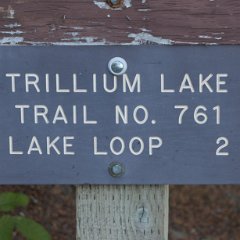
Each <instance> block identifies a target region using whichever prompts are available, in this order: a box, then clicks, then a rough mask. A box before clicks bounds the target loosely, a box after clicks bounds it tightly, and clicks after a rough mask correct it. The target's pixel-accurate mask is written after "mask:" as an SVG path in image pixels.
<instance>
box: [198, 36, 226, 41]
mask: <svg viewBox="0 0 240 240" xmlns="http://www.w3.org/2000/svg"><path fill="white" fill-rule="evenodd" d="M198 38H203V39H216V40H221V39H222V37H214V36H208V35H199V36H198Z"/></svg>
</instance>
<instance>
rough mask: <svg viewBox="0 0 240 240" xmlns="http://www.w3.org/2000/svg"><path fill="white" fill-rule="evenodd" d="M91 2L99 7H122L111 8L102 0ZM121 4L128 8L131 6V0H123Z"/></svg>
mask: <svg viewBox="0 0 240 240" xmlns="http://www.w3.org/2000/svg"><path fill="white" fill-rule="evenodd" d="M93 3H94V4H95V5H96V6H98V7H99V8H101V9H112V10H121V9H122V8H111V7H110V6H109V5H108V4H107V3H106V1H104V0H94V1H93ZM123 6H124V7H125V8H130V7H131V6H132V0H124V1H123Z"/></svg>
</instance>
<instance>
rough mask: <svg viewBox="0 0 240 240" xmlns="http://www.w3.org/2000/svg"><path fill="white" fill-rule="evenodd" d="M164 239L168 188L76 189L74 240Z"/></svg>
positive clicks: (81, 187)
mask: <svg viewBox="0 0 240 240" xmlns="http://www.w3.org/2000/svg"><path fill="white" fill-rule="evenodd" d="M80 239H81V240H94V239H104V240H110V239H111V240H135V239H136V240H167V239H168V186H87V185H84V186H79V187H77V240H80Z"/></svg>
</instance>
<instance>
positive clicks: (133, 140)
mask: <svg viewBox="0 0 240 240" xmlns="http://www.w3.org/2000/svg"><path fill="white" fill-rule="evenodd" d="M119 55H120V56H121V57H123V58H124V59H125V60H126V61H127V63H128V70H127V73H126V74H127V75H123V76H119V77H118V78H116V77H114V76H112V75H111V74H110V73H109V70H108V62H109V60H110V59H112V58H113V57H116V56H119ZM239 62H240V48H239V47H234V46H225V47H224V46H214V47H213V46H211V47H210V46H201V47H199V46H192V47H187V46H165V47H163V46H162V47H161V46H91V47H90V46H85V47H83V46H81V47H80V46H78V47H76V46H75V47H63V46H58V47H56V46H55V47H53V46H51V47H1V48H0V118H1V121H0V129H1V131H0V142H1V145H0V152H1V159H0V169H1V172H2V173H1V175H0V183H2V184H6V183H8V184H10V183H12V184H17V183H25V184H26V183H28V184H32V183H44V184H52V183H62V184H64V183H65V184H66V183H72V184H73V183H74V184H78V183H79V184H83V183H90V184H164V183H171V184H173V183H174V184H180V183H181V184H183V183H193V184H200V183H202V184H207V183H240V175H239V170H240V161H239V155H240V154H239V145H240V122H239V119H240V108H239V103H240V94H239V92H240V82H239V68H238V64H237V63H239ZM56 74H57V75H56ZM119 109H120V110H119ZM112 162H119V163H120V164H123V166H124V168H125V174H123V176H121V177H118V178H114V177H112V176H111V175H110V174H109V172H108V168H109V165H110V164H111V163H112Z"/></svg>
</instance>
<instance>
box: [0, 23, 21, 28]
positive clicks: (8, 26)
mask: <svg viewBox="0 0 240 240" xmlns="http://www.w3.org/2000/svg"><path fill="white" fill-rule="evenodd" d="M21 26H22V25H21V24H19V23H16V22H15V23H11V24H6V25H4V27H6V28H11V29H12V28H17V27H21Z"/></svg>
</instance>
